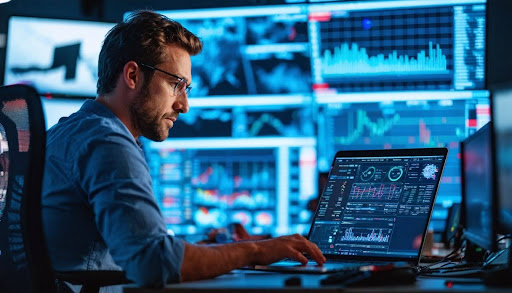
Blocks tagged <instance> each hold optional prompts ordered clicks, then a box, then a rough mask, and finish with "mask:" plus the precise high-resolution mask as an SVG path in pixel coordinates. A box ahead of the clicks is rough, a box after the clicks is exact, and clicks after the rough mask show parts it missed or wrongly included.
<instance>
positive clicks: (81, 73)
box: [4, 16, 114, 97]
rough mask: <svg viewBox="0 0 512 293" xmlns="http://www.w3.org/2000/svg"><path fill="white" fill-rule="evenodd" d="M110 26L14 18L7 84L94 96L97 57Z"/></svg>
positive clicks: (107, 24) (9, 47)
mask: <svg viewBox="0 0 512 293" xmlns="http://www.w3.org/2000/svg"><path fill="white" fill-rule="evenodd" d="M113 26H114V25H113V24H111V23H103V22H92V21H78V20H64V19H48V18H36V17H22V16H12V17H10V18H9V28H8V33H7V48H6V59H5V71H4V84H14V83H26V84H31V85H33V86H34V87H35V88H36V89H37V91H38V92H39V93H49V94H54V95H72V96H90V97H92V96H95V95H96V82H97V79H98V56H99V52H100V50H101V43H102V41H103V38H104V37H105V35H106V33H107V32H108V31H109V30H110V29H111V28H112V27H113Z"/></svg>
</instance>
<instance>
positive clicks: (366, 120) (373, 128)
mask: <svg viewBox="0 0 512 293" xmlns="http://www.w3.org/2000/svg"><path fill="white" fill-rule="evenodd" d="M348 120H349V121H350V120H351V119H350V117H349V119H348ZM399 120H400V115H399V114H395V115H394V116H393V117H391V119H385V118H379V119H377V121H376V122H373V121H372V120H371V119H370V117H368V114H367V112H366V111H363V110H357V113H356V121H357V122H356V125H355V127H351V125H347V126H348V129H349V132H350V131H351V132H350V134H349V135H348V136H341V137H336V138H335V143H337V144H351V143H353V142H354V141H355V140H356V139H357V138H359V137H362V136H363V133H364V130H365V129H368V136H369V137H372V136H382V135H384V133H386V132H387V131H388V130H390V129H391V128H392V127H393V126H394V125H395V124H396V123H397V122H398V121H399ZM352 121H353V120H352Z"/></svg>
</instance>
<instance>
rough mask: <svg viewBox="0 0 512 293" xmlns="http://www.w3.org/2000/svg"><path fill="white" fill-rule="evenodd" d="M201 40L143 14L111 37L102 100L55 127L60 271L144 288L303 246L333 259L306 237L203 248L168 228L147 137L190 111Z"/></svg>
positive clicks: (49, 190) (49, 225)
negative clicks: (147, 155)
mask: <svg viewBox="0 0 512 293" xmlns="http://www.w3.org/2000/svg"><path fill="white" fill-rule="evenodd" d="M201 49H202V44H201V42H200V41H199V39H198V38H197V37H196V36H194V35H193V34H192V33H190V32H189V31H188V30H186V29H185V28H183V27H182V26H181V25H180V24H179V23H177V22H174V21H172V20H169V19H167V18H165V17H164V16H162V15H159V14H156V13H153V12H150V11H140V12H138V13H136V14H134V15H132V16H131V17H130V18H129V19H128V20H127V21H126V22H124V23H121V24H118V25H116V26H115V27H114V28H113V29H112V30H111V31H110V32H109V33H108V34H107V36H106V38H105V41H104V43H103V47H102V49H101V53H100V57H99V69H98V75H99V80H98V97H97V98H96V100H95V101H93V100H88V101H86V102H85V103H84V105H83V106H82V108H81V109H80V111H78V112H77V113H74V114H72V115H71V116H70V117H67V118H63V119H61V120H60V121H59V123H58V124H57V125H56V126H54V127H53V128H52V129H50V130H49V131H48V135H47V159H46V167H45V177H44V182H43V225H44V229H45V236H46V240H47V243H48V249H49V253H50V257H51V260H52V263H53V266H54V268H55V269H56V270H58V271H69V270H124V271H125V272H126V276H127V278H128V279H130V280H133V281H134V282H135V283H137V284H139V285H143V286H162V285H164V284H165V283H169V282H178V281H190V280H197V279H204V278H210V277H214V276H217V275H220V274H223V273H226V272H229V271H231V270H233V269H236V268H239V267H242V266H246V265H251V264H268V263H272V262H275V261H277V260H279V259H282V258H285V257H290V258H293V259H296V260H298V261H300V262H301V263H303V264H305V263H306V262H307V259H306V257H305V256H304V255H303V253H306V254H308V255H310V256H311V257H313V258H314V259H315V260H316V261H317V262H318V263H319V264H323V263H324V262H325V258H324V256H323V255H322V254H321V252H320V250H319V249H318V247H317V246H316V245H315V244H313V243H311V242H309V241H307V240H306V239H305V238H303V237H301V236H299V235H293V236H285V237H279V238H275V239H270V240H263V241H256V242H250V241H248V242H238V243H231V244H226V245H218V246H200V245H192V244H188V243H185V242H184V241H182V240H180V239H178V238H175V237H172V236H170V235H168V234H167V230H166V226H165V222H164V219H163V217H162V215H161V213H160V211H159V209H158V205H157V203H156V201H155V199H154V197H153V191H152V188H151V179H150V175H149V169H148V166H147V164H146V162H145V160H144V157H143V152H142V149H141V146H140V143H139V141H138V138H139V137H140V136H145V137H147V138H149V139H151V140H154V141H162V140H164V139H166V138H167V136H168V131H169V129H170V128H171V127H172V126H173V123H174V122H175V121H176V119H177V118H178V116H179V115H180V114H183V113H186V112H187V111H188V101H187V93H188V89H189V88H190V87H189V85H190V80H191V62H190V56H191V55H195V54H198V53H199V52H200V51H201Z"/></svg>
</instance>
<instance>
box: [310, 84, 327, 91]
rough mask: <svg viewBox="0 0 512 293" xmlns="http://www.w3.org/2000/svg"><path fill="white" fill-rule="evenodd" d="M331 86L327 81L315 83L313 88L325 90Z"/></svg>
mask: <svg viewBox="0 0 512 293" xmlns="http://www.w3.org/2000/svg"><path fill="white" fill-rule="evenodd" d="M328 88H329V84H327V83H314V84H313V89H314V90H325V89H328Z"/></svg>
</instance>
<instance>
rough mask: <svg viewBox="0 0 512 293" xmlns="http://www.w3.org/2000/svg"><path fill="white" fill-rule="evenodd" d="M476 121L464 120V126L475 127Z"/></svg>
mask: <svg viewBox="0 0 512 293" xmlns="http://www.w3.org/2000/svg"><path fill="white" fill-rule="evenodd" d="M476 125H477V121H476V119H468V120H466V126H467V127H476Z"/></svg>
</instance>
